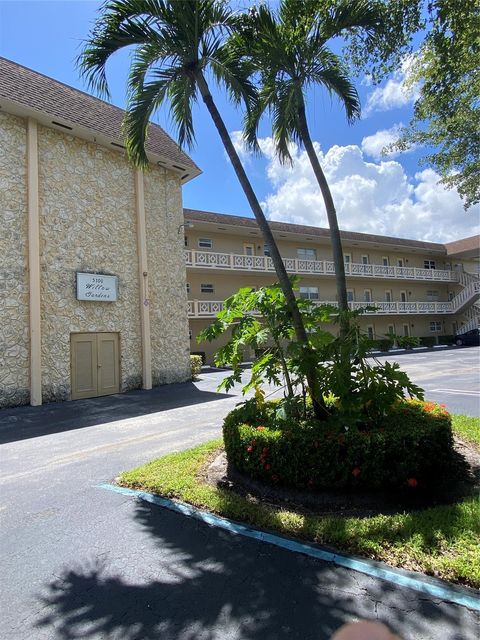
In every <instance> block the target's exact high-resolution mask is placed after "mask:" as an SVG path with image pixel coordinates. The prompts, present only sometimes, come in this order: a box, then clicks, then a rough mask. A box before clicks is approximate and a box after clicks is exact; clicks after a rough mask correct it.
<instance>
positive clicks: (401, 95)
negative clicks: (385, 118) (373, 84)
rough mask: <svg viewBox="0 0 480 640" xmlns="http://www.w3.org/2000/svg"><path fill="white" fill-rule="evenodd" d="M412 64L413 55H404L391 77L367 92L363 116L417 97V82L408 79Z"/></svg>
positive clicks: (406, 102)
mask: <svg viewBox="0 0 480 640" xmlns="http://www.w3.org/2000/svg"><path fill="white" fill-rule="evenodd" d="M414 64H415V56H413V55H410V56H406V57H405V58H404V59H403V61H402V64H401V66H400V69H397V71H395V72H394V73H393V77H392V78H390V79H389V80H387V82H386V84H385V85H384V86H383V87H377V88H376V89H374V90H373V91H372V93H370V94H369V96H368V98H367V104H366V105H365V109H364V110H363V115H364V116H369V115H371V114H372V113H373V112H374V111H390V109H395V108H397V107H403V106H405V105H406V104H409V103H410V102H414V101H415V100H416V99H417V97H418V93H419V84H418V83H409V81H408V76H409V73H410V70H411V69H412V67H413V65H414Z"/></svg>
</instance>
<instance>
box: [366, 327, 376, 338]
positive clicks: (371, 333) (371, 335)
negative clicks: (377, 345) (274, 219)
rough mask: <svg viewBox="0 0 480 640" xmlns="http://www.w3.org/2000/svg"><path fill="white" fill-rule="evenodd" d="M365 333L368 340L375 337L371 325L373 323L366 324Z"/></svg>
mask: <svg viewBox="0 0 480 640" xmlns="http://www.w3.org/2000/svg"><path fill="white" fill-rule="evenodd" d="M367 335H368V338H369V339H370V340H373V339H374V338H375V329H374V327H373V324H369V325H367Z"/></svg>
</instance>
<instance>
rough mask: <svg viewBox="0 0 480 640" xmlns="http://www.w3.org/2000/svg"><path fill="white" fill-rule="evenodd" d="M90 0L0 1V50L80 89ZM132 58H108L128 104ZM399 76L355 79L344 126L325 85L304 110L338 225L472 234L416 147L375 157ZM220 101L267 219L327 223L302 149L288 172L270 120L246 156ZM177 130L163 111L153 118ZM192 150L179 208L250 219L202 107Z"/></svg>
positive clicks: (396, 102)
mask: <svg viewBox="0 0 480 640" xmlns="http://www.w3.org/2000/svg"><path fill="white" fill-rule="evenodd" d="M100 4H101V3H100V2H98V1H96V0H92V1H89V0H82V1H76V0H71V1H69V0H58V1H43V0H38V1H23V0H16V1H9V0H0V55H2V56H4V57H6V58H9V59H11V60H14V61H15V62H18V63H20V64H23V65H25V66H27V67H30V68H32V69H34V70H36V71H39V72H41V73H44V74H45V75H48V76H50V77H52V78H55V79H57V80H60V81H61V82H64V83H66V84H69V85H71V86H74V87H77V88H79V89H82V90H86V87H85V85H84V83H83V81H82V80H81V79H80V77H79V74H78V72H77V71H76V69H75V58H76V56H77V55H78V53H79V51H80V50H81V45H82V40H84V39H85V38H86V37H87V35H88V32H89V30H90V28H91V26H92V24H93V22H94V20H95V18H96V16H97V15H98V8H99V7H100ZM127 68H128V54H127V53H121V54H119V55H117V57H116V58H115V59H113V60H112V62H111V63H110V64H109V69H108V71H109V73H108V78H109V83H110V89H111V93H112V102H113V103H114V104H116V105H118V106H120V107H124V106H125V78H126V74H127ZM403 77H404V74H403V72H402V70H399V71H398V72H397V73H396V74H395V75H394V76H393V77H392V78H391V79H390V80H388V81H387V82H384V83H383V85H382V86H381V87H380V88H379V89H375V88H374V87H370V86H367V85H366V84H365V82H364V81H362V80H361V79H358V82H357V88H358V91H359V94H360V96H361V100H362V106H363V107H364V113H365V114H366V115H365V116H364V117H363V118H362V119H361V120H360V121H358V122H357V123H355V124H354V125H352V126H349V125H347V123H346V121H345V118H344V113H343V112H342V111H341V109H340V107H339V105H338V103H336V102H335V101H333V102H332V100H331V99H330V97H329V96H328V95H326V94H325V93H322V92H321V91H315V92H314V93H312V94H310V95H309V99H308V116H309V122H310V126H311V134H312V138H313V139H314V140H315V141H317V142H318V143H319V145H320V146H319V154H320V158H321V161H322V163H323V165H324V169H325V172H326V174H327V178H328V179H329V182H330V184H331V187H332V192H333V194H334V198H335V202H336V206H337V211H338V215H339V221H340V226H341V227H342V228H345V229H351V230H358V231H367V232H368V231H374V232H380V233H385V234H390V235H397V236H403V237H412V238H420V239H429V240H438V241H444V240H450V239H456V238H459V237H465V236H468V235H473V233H477V232H478V228H477V227H475V223H476V221H478V211H477V212H472V211H471V212H470V213H467V214H466V213H465V212H464V211H463V208H462V206H461V202H460V200H459V198H458V196H457V195H456V193H455V192H451V191H450V192H446V191H445V190H444V189H443V187H441V186H437V177H436V175H435V174H434V173H433V172H432V170H431V169H428V167H420V166H419V164H418V160H419V158H420V157H421V152H420V150H416V151H413V152H410V153H408V154H402V155H401V156H397V157H395V158H387V159H386V158H380V156H379V149H380V148H381V147H382V146H383V144H382V141H385V140H386V141H388V139H389V136H390V134H388V133H387V134H385V133H384V134H382V133H379V132H382V131H383V132H385V131H389V130H391V128H392V127H394V126H395V125H398V124H399V123H404V124H406V123H408V121H409V118H410V115H411V109H412V99H409V98H408V97H406V96H405V93H404V92H403V93H402V91H403V90H402V86H403V85H402V80H403ZM214 93H215V94H216V100H217V104H218V107H219V108H220V111H221V113H222V115H223V117H224V119H225V121H226V124H227V128H228V129H229V131H231V132H232V134H233V135H234V137H235V136H236V137H235V139H236V140H237V142H238V146H239V150H240V151H241V153H242V157H243V158H244V159H245V162H246V168H247V171H248V173H249V176H250V178H251V180H252V182H253V185H254V188H255V189H256V191H257V194H258V196H259V199H260V200H261V201H262V202H263V203H264V206H265V210H266V213H267V215H268V216H269V217H270V218H272V219H282V220H285V221H293V222H299V223H306V224H314V225H316V226H325V225H326V220H325V214H324V209H323V204H322V202H321V198H320V197H319V195H318V189H317V187H316V184H315V183H314V181H313V176H312V174H311V170H310V167H309V165H308V162H307V161H306V158H305V155H304V153H303V152H302V151H301V150H296V152H295V154H294V155H295V160H296V161H295V164H294V166H293V167H292V168H287V167H282V166H280V165H279V163H278V162H277V161H276V159H275V157H274V155H273V153H272V149H271V145H270V141H269V139H268V136H269V126H268V122H265V123H264V124H263V126H262V129H261V132H260V133H261V137H262V138H263V143H262V148H263V149H264V151H265V156H264V157H262V158H255V159H254V158H251V157H249V156H248V155H247V154H246V153H245V152H244V151H243V150H242V149H241V144H240V142H239V140H238V135H236V134H234V133H233V132H235V131H238V130H239V129H240V127H241V118H242V114H241V112H238V111H235V109H233V108H232V107H231V106H230V105H229V104H228V103H227V102H226V100H225V99H224V97H223V95H222V94H221V93H218V92H216V91H215V92H214ZM155 121H157V122H158V123H159V124H160V125H161V126H162V127H164V128H165V129H166V130H167V131H168V132H169V133H171V134H172V135H174V132H173V130H172V128H171V126H170V122H169V119H168V115H167V114H166V113H165V112H160V113H157V115H156V117H155ZM195 129H196V135H197V144H196V147H195V148H194V149H193V150H192V151H190V152H189V153H190V155H191V157H192V158H193V159H194V160H195V162H196V163H197V164H198V165H199V166H200V168H201V169H202V170H203V175H202V176H200V177H199V178H197V179H195V180H194V181H192V182H191V183H189V184H188V185H186V187H185V188H184V205H185V206H186V207H191V208H198V209H204V210H210V211H218V212H222V213H232V214H239V215H251V214H250V211H249V208H248V204H247V203H246V200H245V198H244V196H243V193H242V192H241V190H240V188H239V186H238V184H237V181H236V177H235V175H234V173H233V171H232V169H231V167H230V165H229V163H228V161H227V159H226V157H225V153H224V151H223V147H222V145H221V143H220V141H219V139H218V135H217V133H216V131H215V129H214V128H213V125H212V124H211V122H210V120H209V116H208V114H207V113H206V111H205V110H204V109H203V108H202V106H201V105H199V107H198V108H197V109H196V112H195Z"/></svg>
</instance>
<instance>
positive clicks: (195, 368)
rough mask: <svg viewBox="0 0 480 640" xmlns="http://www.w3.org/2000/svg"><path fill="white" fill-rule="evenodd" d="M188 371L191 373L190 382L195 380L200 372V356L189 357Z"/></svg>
mask: <svg viewBox="0 0 480 640" xmlns="http://www.w3.org/2000/svg"><path fill="white" fill-rule="evenodd" d="M190 369H191V372H192V380H195V379H196V378H198V376H199V375H200V373H201V371H202V356H193V355H191V356H190Z"/></svg>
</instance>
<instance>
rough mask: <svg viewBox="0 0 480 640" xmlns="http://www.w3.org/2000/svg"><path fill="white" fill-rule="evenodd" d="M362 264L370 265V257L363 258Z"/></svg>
mask: <svg viewBox="0 0 480 640" xmlns="http://www.w3.org/2000/svg"><path fill="white" fill-rule="evenodd" d="M362 264H369V259H368V256H362Z"/></svg>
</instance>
